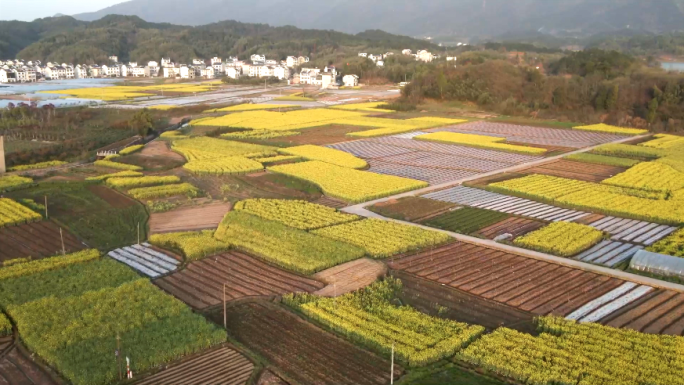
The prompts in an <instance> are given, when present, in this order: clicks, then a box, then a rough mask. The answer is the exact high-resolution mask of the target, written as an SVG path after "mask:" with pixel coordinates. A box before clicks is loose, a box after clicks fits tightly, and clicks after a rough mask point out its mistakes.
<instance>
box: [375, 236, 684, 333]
mask: <svg viewBox="0 0 684 385" xmlns="http://www.w3.org/2000/svg"><path fill="white" fill-rule="evenodd" d="M389 267H390V269H392V270H400V271H402V272H404V273H407V274H410V275H413V276H416V277H420V278H424V279H427V280H431V281H434V282H436V283H438V284H442V285H446V286H449V287H453V288H456V289H459V290H462V291H465V292H468V293H470V294H473V295H476V296H479V297H481V298H485V299H488V300H493V301H496V302H499V303H502V304H506V305H508V306H511V307H514V308H517V309H519V310H522V311H525V312H530V313H532V314H536V315H557V316H563V317H567V318H570V319H576V320H580V321H582V322H602V321H603V320H604V319H608V318H607V317H609V316H611V315H613V314H617V313H616V312H618V311H619V310H621V309H623V308H625V307H627V306H629V305H630V304H633V303H635V301H638V300H639V299H641V298H642V297H645V296H646V295H648V294H649V293H652V292H653V291H654V290H655V289H654V288H652V287H649V286H645V285H638V284H635V283H632V282H627V281H624V280H621V279H617V278H611V277H608V276H603V275H599V274H596V273H591V272H587V271H584V270H579V269H575V268H570V267H565V266H561V265H557V264H554V263H550V262H546V261H542V260H535V259H531V258H527V257H523V256H520V255H515V254H510V253H507V252H504V251H500V250H497V249H490V248H486V247H482V246H476V245H472V244H467V243H461V242H459V243H455V244H450V245H447V246H443V247H441V248H439V249H436V250H433V251H430V252H424V253H419V254H415V255H410V256H406V257H402V258H399V259H395V260H393V261H391V262H390V263H389ZM682 311H684V309H673V310H671V313H673V314H674V315H673V314H668V315H667V316H668V317H670V316H672V317H673V321H676V320H678V318H679V316H680V315H683V314H684V313H682ZM633 315H634V314H633ZM634 316H635V317H636V315H634ZM635 317H632V318H635ZM625 323H627V322H625ZM680 333H681V331H680Z"/></svg>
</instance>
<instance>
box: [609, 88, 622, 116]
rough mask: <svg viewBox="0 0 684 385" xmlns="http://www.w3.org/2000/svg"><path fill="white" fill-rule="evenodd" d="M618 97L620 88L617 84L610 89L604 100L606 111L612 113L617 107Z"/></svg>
mask: <svg viewBox="0 0 684 385" xmlns="http://www.w3.org/2000/svg"><path fill="white" fill-rule="evenodd" d="M619 96H620V86H618V85H617V84H616V85H614V86H613V88H611V89H610V92H608V97H607V98H606V110H608V111H613V110H614V109H615V107H617V102H618V97H619Z"/></svg>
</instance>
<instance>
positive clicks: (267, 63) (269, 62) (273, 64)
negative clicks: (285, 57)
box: [264, 59, 278, 66]
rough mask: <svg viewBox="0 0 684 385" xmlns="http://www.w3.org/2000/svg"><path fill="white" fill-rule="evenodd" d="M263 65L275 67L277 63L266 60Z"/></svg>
mask: <svg viewBox="0 0 684 385" xmlns="http://www.w3.org/2000/svg"><path fill="white" fill-rule="evenodd" d="M264 64H266V65H267V66H277V65H278V61H277V60H270V59H269V60H266V61H265V62H264Z"/></svg>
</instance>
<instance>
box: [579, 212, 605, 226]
mask: <svg viewBox="0 0 684 385" xmlns="http://www.w3.org/2000/svg"><path fill="white" fill-rule="evenodd" d="M605 217H606V216H605V215H601V214H590V215H587V216H586V217H582V218H580V219H578V220H576V221H575V222H577V223H581V224H583V225H588V224H590V223H594V222H597V221H600V220H601V219H603V218H605Z"/></svg>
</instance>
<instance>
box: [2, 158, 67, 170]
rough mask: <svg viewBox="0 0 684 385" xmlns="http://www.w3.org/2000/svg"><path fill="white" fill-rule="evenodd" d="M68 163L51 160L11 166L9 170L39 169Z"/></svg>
mask: <svg viewBox="0 0 684 385" xmlns="http://www.w3.org/2000/svg"><path fill="white" fill-rule="evenodd" d="M65 164H67V162H62V161H61V160H51V161H49V162H41V163H34V164H24V165H19V166H14V167H10V168H8V169H7V171H26V170H38V169H41V168H48V167H57V166H62V165H65Z"/></svg>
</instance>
